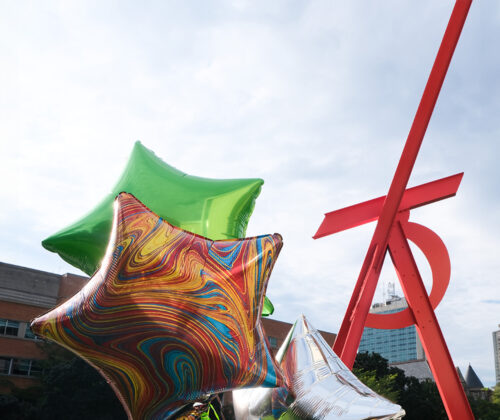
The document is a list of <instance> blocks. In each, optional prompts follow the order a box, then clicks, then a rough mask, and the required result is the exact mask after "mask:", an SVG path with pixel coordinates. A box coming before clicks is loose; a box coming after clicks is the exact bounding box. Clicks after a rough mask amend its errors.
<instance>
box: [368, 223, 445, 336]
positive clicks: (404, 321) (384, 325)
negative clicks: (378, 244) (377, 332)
mask: <svg viewBox="0 0 500 420" xmlns="http://www.w3.org/2000/svg"><path fill="white" fill-rule="evenodd" d="M405 233H406V238H407V239H409V240H410V241H412V242H413V243H414V244H415V245H417V247H418V248H420V250H421V251H422V252H423V254H424V256H425V258H426V259H427V261H428V262H429V265H430V267H431V272H432V289H431V293H430V295H429V301H430V302H431V306H432V308H433V309H436V307H437V306H438V305H439V302H441V300H442V299H443V297H444V294H445V293H446V289H447V288H448V285H449V283H450V274H451V264H450V256H449V254H448V250H447V249H446V246H445V244H444V242H443V241H442V240H441V238H440V237H439V236H438V235H436V233H435V232H433V231H432V230H430V229H429V228H427V227H425V226H422V225H419V224H418V223H412V222H406V223H405ZM388 247H389V252H391V242H390V241H389V245H388ZM415 323H416V321H415V318H414V317H413V313H412V310H411V309H410V308H406V309H404V310H403V311H401V312H396V313H393V314H386V315H382V314H371V313H369V314H368V316H367V317H366V324H365V327H370V328H379V329H389V328H391V329H396V328H404V327H409V326H410V325H413V324H415Z"/></svg>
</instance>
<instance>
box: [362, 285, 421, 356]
mask: <svg viewBox="0 0 500 420" xmlns="http://www.w3.org/2000/svg"><path fill="white" fill-rule="evenodd" d="M407 307H408V304H407V303H406V299H405V298H403V297H399V296H396V295H394V294H392V295H391V297H390V298H389V299H387V300H386V301H385V302H384V303H375V304H374V305H372V308H371V309H370V312H371V313H376V314H390V313H394V312H399V311H402V310H403V309H405V308H407ZM359 352H368V353H379V354H380V355H381V356H382V357H384V358H385V359H387V360H388V361H389V363H400V362H408V361H411V360H424V359H425V353H424V350H423V347H422V343H421V342H420V339H419V337H418V334H417V329H416V327H415V325H412V326H410V327H405V328H399V329H394V330H393V329H391V330H379V329H375V328H365V329H364V331H363V336H362V338H361V342H360V345H359Z"/></svg>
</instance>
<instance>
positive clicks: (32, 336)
mask: <svg viewBox="0 0 500 420" xmlns="http://www.w3.org/2000/svg"><path fill="white" fill-rule="evenodd" d="M24 338H29V339H30V340H38V339H39V338H38V337H37V336H36V335H35V334H33V331H31V328H30V325H29V324H27V325H26V332H25V333H24Z"/></svg>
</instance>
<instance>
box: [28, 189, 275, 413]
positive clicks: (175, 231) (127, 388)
mask: <svg viewBox="0 0 500 420" xmlns="http://www.w3.org/2000/svg"><path fill="white" fill-rule="evenodd" d="M281 246H282V239H281V236H280V235H278V234H274V235H265V236H258V237H254V238H246V239H239V240H222V241H212V240H209V239H206V238H204V237H201V236H199V235H195V234H193V233H191V232H187V231H184V230H182V229H179V228H176V227H174V226H172V225H171V224H169V223H168V222H166V221H164V220H162V219H161V218H160V217H158V216H157V215H156V214H154V213H153V212H151V211H150V210H149V209H148V208H147V207H145V206H144V205H143V204H142V203H140V202H139V201H138V200H137V199H135V198H134V197H133V196H132V195H130V194H127V193H122V194H120V195H119V196H118V197H117V199H116V202H115V216H114V223H113V230H112V235H111V239H110V243H109V246H108V249H107V252H106V257H105V259H104V260H103V264H102V266H101V268H100V269H99V271H98V272H97V273H96V274H95V275H94V276H93V277H92V278H91V279H90V281H89V283H87V285H85V287H84V288H83V289H82V290H81V291H80V292H79V293H78V294H76V295H75V296H74V297H73V298H71V299H70V300H69V301H67V302H65V303H64V304H62V305H61V306H59V307H57V308H56V309H54V310H52V311H51V312H49V313H47V314H46V315H43V316H41V317H39V318H37V319H35V320H34V321H33V322H32V329H33V331H34V332H35V333H36V334H38V335H40V336H42V337H45V338H48V339H50V340H52V341H55V342H56V343H58V344H60V345H62V346H64V347H66V348H68V349H69V350H71V351H73V352H74V353H76V354H77V355H79V356H81V357H83V358H84V359H85V360H87V361H88V362H89V363H90V364H91V365H93V366H94V367H95V368H97V369H98V370H99V371H100V373H101V374H102V375H103V376H104V377H105V378H106V379H107V381H108V382H109V383H110V385H111V386H112V387H113V389H114V391H115V393H116V394H117V396H118V397H119V399H120V401H121V402H122V404H123V405H124V407H125V410H126V411H127V413H128V416H129V418H130V419H164V418H167V417H168V416H170V415H173V414H175V413H176V411H177V410H178V409H180V408H181V407H182V406H184V405H185V404H187V403H188V402H192V401H196V400H199V399H203V398H204V397H205V396H206V395H207V394H211V393H215V392H223V391H225V390H229V389H232V388H238V387H251V386H259V385H262V386H270V387H273V386H276V385H277V384H280V382H281V374H280V370H279V368H278V367H277V365H276V364H275V362H274V360H273V358H272V357H271V355H270V353H269V349H268V346H267V341H266V338H265V336H264V333H263V330H262V324H261V321H260V311H261V309H262V303H263V300H264V293H265V290H266V287H267V282H268V279H269V275H270V273H271V270H272V267H273V265H274V262H275V260H276V258H277V256H278V253H279V251H280V249H281Z"/></svg>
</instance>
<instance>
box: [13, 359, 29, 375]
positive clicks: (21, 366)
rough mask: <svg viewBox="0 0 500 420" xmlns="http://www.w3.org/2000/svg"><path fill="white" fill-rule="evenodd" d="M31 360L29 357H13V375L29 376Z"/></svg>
mask: <svg viewBox="0 0 500 420" xmlns="http://www.w3.org/2000/svg"><path fill="white" fill-rule="evenodd" d="M30 364H31V360H27V359H13V363H12V370H11V372H12V375H23V376H28V375H29V373H30Z"/></svg>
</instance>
